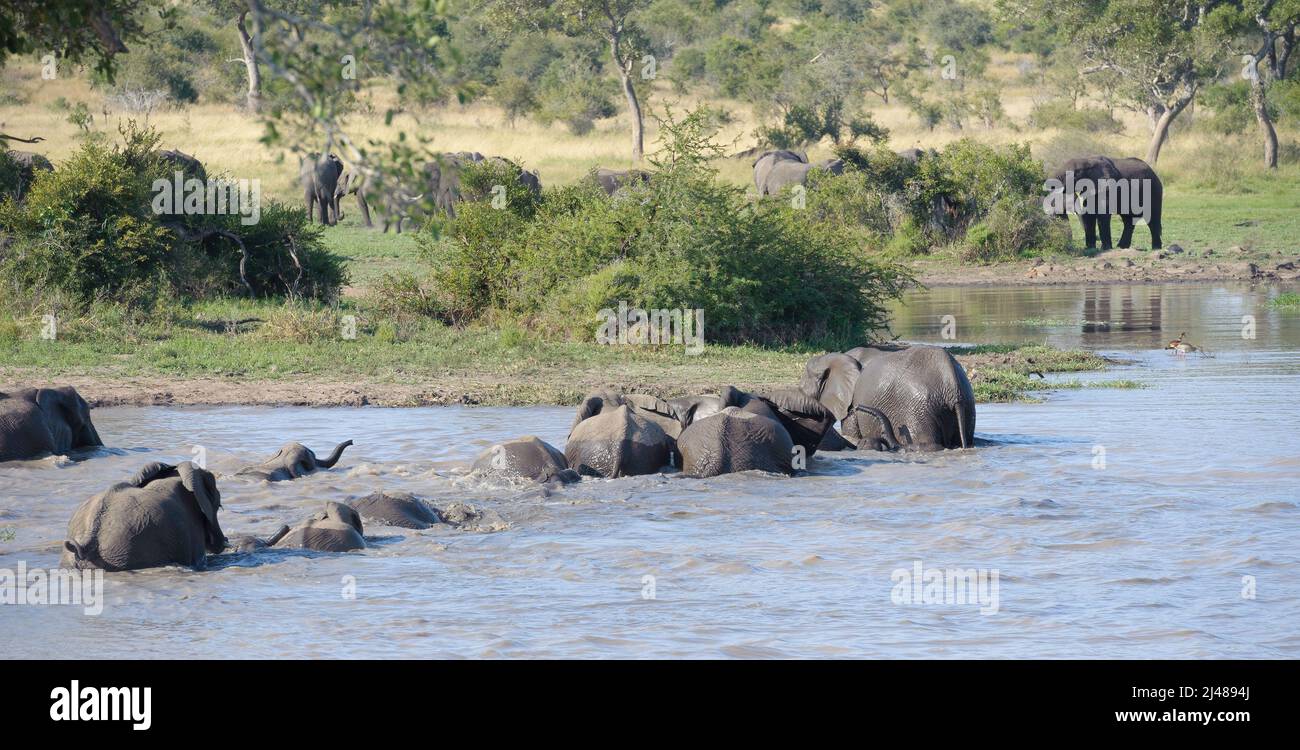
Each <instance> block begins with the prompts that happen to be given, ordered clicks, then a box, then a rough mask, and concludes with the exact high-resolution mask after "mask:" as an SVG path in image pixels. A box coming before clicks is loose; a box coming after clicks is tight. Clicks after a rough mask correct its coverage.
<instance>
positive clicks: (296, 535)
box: [272, 501, 366, 552]
mask: <svg viewBox="0 0 1300 750" xmlns="http://www.w3.org/2000/svg"><path fill="white" fill-rule="evenodd" d="M362 533H363V531H362V526H361V516H359V515H357V512H356V511H355V510H353V509H352V508H350V507H348V506H346V505H343V504H342V503H336V502H333V501H327V502H326V503H325V510H324V511H322V512H320V513H317V514H315V515H313V516H311V517H310V518H308V519H307V520H306V521H304V522H303V523H302V525H301V526H298V527H297V528H294V529H290V530H289V533H287V534H284V535H283V536H281V537H280V538H279V539H278V540H277V541H276V542H275V543H274V544H273V545H272V546H273V547H275V548H276V549H310V550H317V551H319V552H349V551H351V550H354V549H365V548H366V540H365V537H363V536H362Z"/></svg>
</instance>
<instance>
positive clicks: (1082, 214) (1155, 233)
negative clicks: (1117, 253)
mask: <svg viewBox="0 0 1300 750" xmlns="http://www.w3.org/2000/svg"><path fill="white" fill-rule="evenodd" d="M1053 179H1054V180H1056V181H1057V183H1058V184H1059V185H1060V186H1061V187H1055V186H1054V192H1059V193H1060V195H1059V196H1056V197H1059V198H1060V199H1061V200H1060V201H1059V203H1058V204H1057V205H1056V207H1055V208H1056V211H1055V213H1056V215H1057V216H1058V217H1060V218H1062V219H1067V218H1068V214H1067V211H1066V209H1067V208H1068V206H1067V203H1066V199H1068V198H1070V197H1071V196H1069V195H1066V194H1065V192H1066V191H1067V190H1069V189H1070V188H1071V186H1074V188H1075V191H1076V193H1079V192H1082V193H1084V194H1085V195H1086V193H1087V191H1086V190H1084V189H1083V188H1082V187H1081V186H1080V182H1081V181H1084V180H1086V181H1088V182H1086V183H1084V185H1091V187H1092V188H1093V197H1092V198H1091V199H1090V200H1089V201H1087V202H1086V203H1087V204H1091V205H1083V206H1079V205H1078V203H1076V213H1078V214H1079V220H1080V221H1081V222H1082V223H1083V235H1084V244H1085V245H1087V247H1088V248H1095V247H1096V246H1097V240H1098V239H1099V238H1100V240H1101V249H1102V250H1110V249H1111V232H1110V219H1111V217H1112V216H1116V215H1118V216H1119V217H1120V220H1121V221H1122V222H1123V224H1124V230H1123V233H1122V234H1121V235H1120V239H1119V247H1120V248H1124V249H1127V248H1128V247H1130V246H1131V245H1132V244H1133V225H1134V222H1135V221H1136V220H1137V219H1145V220H1146V222H1147V229H1148V230H1150V232H1151V249H1153V250H1159V249H1160V248H1161V247H1162V242H1161V236H1160V233H1161V214H1162V213H1163V211H1164V183H1162V182H1161V181H1160V177H1159V176H1158V175H1157V174H1156V172H1155V170H1154V169H1152V168H1151V165H1149V164H1147V163H1146V162H1145V161H1142V160H1141V159H1136V158H1119V159H1112V158H1110V157H1106V156H1087V157H1082V158H1077V159H1070V160H1068V161H1066V162H1065V164H1063V165H1062V166H1061V168H1060V169H1059V170H1058V171H1057V172H1056V173H1055V174H1054V175H1053ZM1049 197H1050V196H1049Z"/></svg>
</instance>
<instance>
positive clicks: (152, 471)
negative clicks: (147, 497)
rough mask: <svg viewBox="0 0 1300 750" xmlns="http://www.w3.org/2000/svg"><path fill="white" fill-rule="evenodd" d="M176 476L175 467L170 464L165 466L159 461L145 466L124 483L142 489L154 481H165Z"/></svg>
mask: <svg viewBox="0 0 1300 750" xmlns="http://www.w3.org/2000/svg"><path fill="white" fill-rule="evenodd" d="M174 476H176V467H175V466H172V465H171V464H165V463H162V462H159V461H154V462H153V463H149V464H145V465H144V466H143V467H142V468H141V469H140V470H139V471H137V472H136V473H135V476H133V477H131V478H130V479H128V480H126V483H127V484H129V485H130V486H132V487H144V486H145V485H147V484H149V483H150V482H152V481H154V480H155V479H166V478H167V477H174Z"/></svg>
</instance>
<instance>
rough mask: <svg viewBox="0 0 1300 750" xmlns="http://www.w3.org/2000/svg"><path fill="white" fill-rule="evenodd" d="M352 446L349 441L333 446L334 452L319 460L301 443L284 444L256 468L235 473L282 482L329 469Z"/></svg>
mask: <svg viewBox="0 0 1300 750" xmlns="http://www.w3.org/2000/svg"><path fill="white" fill-rule="evenodd" d="M349 445H352V441H351V440H344V441H343V442H341V443H339V444H338V445H336V446H334V452H332V453H330V455H329V456H328V457H327V458H324V459H320V458H317V457H316V454H315V453H314V452H312V450H311V449H310V448H308V447H306V446H305V445H303V444H302V443H286V444H285V445H284V447H282V448H280V450H279V451H277V452H276V454H275V455H274V456H271V457H270V458H268V459H266V460H265V461H263V462H262V463H260V464H257V465H256V466H248V467H245V468H243V469H240V470H239V471H238V472H236V473H237V474H238V475H240V476H251V477H257V478H259V479H265V480H266V481H268V482H283V481H285V480H289V479H297V478H298V477H305V476H307V475H308V474H311V473H312V472H314V471H317V470H319V469H331V468H333V467H334V464H336V463H338V461H339V457H340V456H342V455H343V449H344V448H347V447H348V446H349Z"/></svg>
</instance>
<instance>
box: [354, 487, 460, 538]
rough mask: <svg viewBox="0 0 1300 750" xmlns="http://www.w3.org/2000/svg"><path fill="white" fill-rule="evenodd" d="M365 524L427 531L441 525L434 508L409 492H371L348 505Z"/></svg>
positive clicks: (438, 514) (440, 516) (439, 515)
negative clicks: (431, 527) (435, 525)
mask: <svg viewBox="0 0 1300 750" xmlns="http://www.w3.org/2000/svg"><path fill="white" fill-rule="evenodd" d="M348 505H350V506H352V508H353V509H354V510H356V512H357V513H358V514H360V515H361V517H362V518H363V519H365V521H366V522H367V523H377V524H379V525H381V526H397V527H399V528H403V529H427V528H429V527H430V526H433V525H434V524H439V523H442V522H443V520H442V515H441V514H440V513H439V512H438V511H437V509H435V508H431V507H429V506H428V505H427V504H425V503H424V501H422V500H420V499H419V498H417V497H416V496H414V495H412V494H411V493H409V492H372V493H371V494H369V495H366V496H365V497H363V498H359V499H357V500H352V501H350V502H349V503H348Z"/></svg>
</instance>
